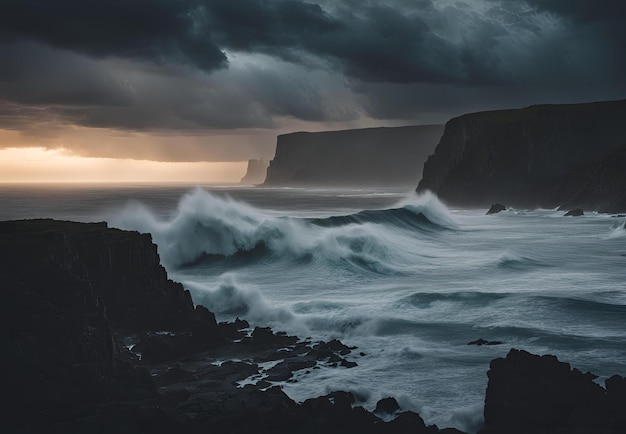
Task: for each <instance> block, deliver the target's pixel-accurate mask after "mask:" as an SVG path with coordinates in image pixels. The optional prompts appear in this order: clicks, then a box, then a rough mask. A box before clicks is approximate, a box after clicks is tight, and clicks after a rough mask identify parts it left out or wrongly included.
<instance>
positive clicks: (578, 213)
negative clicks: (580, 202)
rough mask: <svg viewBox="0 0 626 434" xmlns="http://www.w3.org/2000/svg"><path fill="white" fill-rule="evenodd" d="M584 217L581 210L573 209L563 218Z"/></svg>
mask: <svg viewBox="0 0 626 434" xmlns="http://www.w3.org/2000/svg"><path fill="white" fill-rule="evenodd" d="M581 215H585V212H584V211H583V210H582V209H581V208H575V209H572V210H569V211H567V212H566V213H565V217H580V216H581Z"/></svg>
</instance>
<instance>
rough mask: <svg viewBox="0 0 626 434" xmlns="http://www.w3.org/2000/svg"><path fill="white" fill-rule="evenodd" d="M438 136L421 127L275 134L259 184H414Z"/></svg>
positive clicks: (431, 129) (434, 127)
mask: <svg viewBox="0 0 626 434" xmlns="http://www.w3.org/2000/svg"><path fill="white" fill-rule="evenodd" d="M442 131H443V126H441V125H422V126H408V127H397V128H367V129H358V130H344V131H325V132H318V133H308V132H299V133H292V134H285V135H281V136H278V140H277V144H276V154H275V156H274V159H273V160H272V161H270V165H269V168H268V169H267V178H266V179H265V185H287V186H306V185H321V186H324V185H325V186H409V185H415V183H416V182H417V181H418V180H419V179H420V177H421V171H420V168H421V167H422V165H423V163H424V161H425V160H426V158H427V156H428V155H429V154H430V153H432V151H433V149H434V148H435V145H436V143H437V141H438V140H439V138H440V137H441V133H442Z"/></svg>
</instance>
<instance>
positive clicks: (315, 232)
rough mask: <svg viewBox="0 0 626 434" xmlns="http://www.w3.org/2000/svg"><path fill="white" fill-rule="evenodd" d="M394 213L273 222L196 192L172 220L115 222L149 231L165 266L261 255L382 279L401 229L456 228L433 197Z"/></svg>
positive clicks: (144, 213) (135, 213)
mask: <svg viewBox="0 0 626 434" xmlns="http://www.w3.org/2000/svg"><path fill="white" fill-rule="evenodd" d="M405 202H406V203H405V204H404V205H403V206H401V207H399V208H395V209H391V210H380V211H363V212H360V213H357V214H354V215H351V216H341V217H329V218H327V219H302V218H300V219H298V218H290V217H275V216H270V215H268V214H266V213H264V212H263V211H261V210H259V209H257V208H254V207H252V206H250V205H248V204H246V203H243V202H239V201H236V200H233V199H231V198H228V197H220V196H217V195H214V194H211V193H209V192H207V191H205V190H203V189H200V188H197V189H195V190H193V191H191V192H190V193H188V194H186V195H184V196H183V197H182V199H181V200H180V202H179V204H178V208H177V210H176V212H175V213H174V215H173V217H172V218H171V219H169V220H160V219H158V218H157V217H156V216H155V215H154V213H153V212H152V211H151V210H149V209H148V208H146V207H145V206H144V205H142V204H140V203H131V204H129V205H128V206H127V207H126V208H125V209H123V210H121V212H117V213H116V214H115V215H112V216H110V217H109V221H110V223H111V224H112V225H114V226H116V227H119V228H122V229H131V230H139V231H142V232H149V233H151V234H152V236H153V238H154V240H155V242H156V243H157V244H158V245H159V252H160V253H161V256H162V259H163V261H164V263H165V264H166V266H171V267H179V266H183V265H186V264H193V263H195V262H197V261H199V260H202V259H203V258H204V259H207V258H215V257H219V258H222V259H223V258H226V257H234V256H236V255H241V254H247V253H248V254H249V253H254V254H259V253H260V254H261V256H267V257H269V258H270V259H272V260H276V259H288V260H293V261H298V262H300V263H303V262H311V261H326V262H332V263H333V264H344V265H346V266H348V267H353V268H357V269H362V270H368V271H372V272H375V273H381V274H396V273H398V272H399V271H398V269H397V268H396V267H395V266H394V264H395V260H396V259H398V258H396V257H395V255H396V253H395V252H394V251H395V250H396V249H397V248H398V243H397V242H396V241H397V240H398V238H399V236H398V235H397V234H398V231H399V230H412V231H413V232H415V229H417V228H422V229H424V230H428V231H431V232H432V231H435V232H436V230H438V229H444V228H452V227H454V225H455V223H454V222H453V219H452V217H451V216H450V215H449V213H448V211H447V209H446V208H445V206H443V205H442V204H441V203H440V202H439V201H438V200H437V199H436V196H434V195H424V196H417V195H414V196H412V197H411V198H410V199H407V200H406V201H405Z"/></svg>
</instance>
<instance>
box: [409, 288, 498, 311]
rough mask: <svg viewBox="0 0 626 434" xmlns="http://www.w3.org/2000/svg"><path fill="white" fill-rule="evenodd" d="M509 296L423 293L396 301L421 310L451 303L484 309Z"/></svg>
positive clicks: (483, 293) (496, 294) (485, 293)
mask: <svg viewBox="0 0 626 434" xmlns="http://www.w3.org/2000/svg"><path fill="white" fill-rule="evenodd" d="M509 296H510V295H509V294H504V293H492V292H425V293H415V294H411V295H409V296H407V297H404V298H402V299H400V300H399V301H398V303H399V304H402V305H404V304H409V305H411V306H415V307H417V308H421V309H427V308H430V307H432V305H433V304H436V303H451V304H455V305H462V306H464V307H484V306H488V305H490V304H492V303H494V302H497V301H499V300H502V299H505V298H507V297H509Z"/></svg>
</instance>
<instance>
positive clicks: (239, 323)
mask: <svg viewBox="0 0 626 434" xmlns="http://www.w3.org/2000/svg"><path fill="white" fill-rule="evenodd" d="M218 327H219V331H220V334H221V335H222V336H224V337H226V338H228V339H230V340H238V339H242V338H244V337H245V333H243V332H242V330H244V329H247V328H249V327H250V324H249V323H248V321H246V320H242V319H239V318H237V319H235V321H234V322H221V323H219V324H218Z"/></svg>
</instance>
